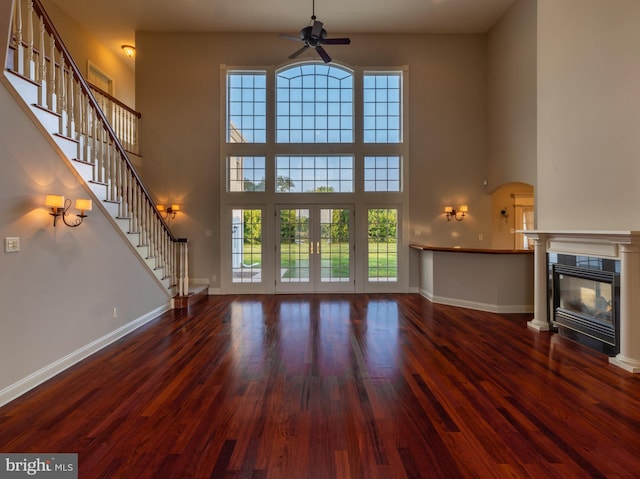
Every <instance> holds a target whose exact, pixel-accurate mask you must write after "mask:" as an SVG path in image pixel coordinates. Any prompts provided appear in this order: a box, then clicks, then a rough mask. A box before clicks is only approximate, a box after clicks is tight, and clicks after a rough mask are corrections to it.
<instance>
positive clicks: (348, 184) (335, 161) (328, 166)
mask: <svg viewBox="0 0 640 479" xmlns="http://www.w3.org/2000/svg"><path fill="white" fill-rule="evenodd" d="M276 191H277V192H280V193H351V192H352V191H353V157H351V156H278V157H276Z"/></svg>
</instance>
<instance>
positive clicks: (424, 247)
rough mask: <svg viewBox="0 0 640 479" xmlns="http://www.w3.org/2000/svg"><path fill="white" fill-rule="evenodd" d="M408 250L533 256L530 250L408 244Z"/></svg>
mask: <svg viewBox="0 0 640 479" xmlns="http://www.w3.org/2000/svg"><path fill="white" fill-rule="evenodd" d="M409 248H413V249H417V250H421V251H450V252H453V253H483V254H533V250H532V249H484V248H452V247H444V246H430V245H423V244H410V245H409Z"/></svg>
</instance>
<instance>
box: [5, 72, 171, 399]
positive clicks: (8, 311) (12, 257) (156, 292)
mask: <svg viewBox="0 0 640 479" xmlns="http://www.w3.org/2000/svg"><path fill="white" fill-rule="evenodd" d="M0 112H2V114H1V115H0V158H2V174H1V175H0V205H1V206H0V238H2V241H3V243H2V244H3V246H4V238H6V237H19V238H20V251H19V252H17V253H5V252H4V247H3V248H2V250H1V251H0V304H2V314H0V331H1V333H0V404H2V402H3V401H4V400H6V399H7V395H8V396H9V397H10V396H11V394H12V392H11V391H13V388H9V387H10V386H11V385H14V384H15V383H17V382H18V381H22V380H26V382H23V383H21V386H20V387H23V386H25V384H26V385H31V386H33V385H34V384H31V383H30V381H32V380H34V381H35V379H34V378H30V375H32V374H33V373H36V372H37V371H40V370H41V369H42V368H45V367H49V366H51V365H52V364H53V363H56V367H59V366H60V364H66V365H67V366H68V365H69V364H67V362H66V359H64V358H66V357H67V355H71V354H73V353H77V352H78V351H79V350H89V351H90V350H91V347H89V348H88V349H87V346H89V345H91V343H93V342H94V341H96V340H99V339H100V338H103V337H105V336H108V335H109V334H112V333H113V332H114V331H116V330H118V329H119V328H123V327H127V325H129V324H131V323H133V322H134V321H136V320H138V319H139V318H142V317H144V316H145V315H147V314H148V313H150V312H152V311H156V314H158V313H157V310H158V309H161V308H166V307H167V306H168V305H169V298H168V295H167V292H166V291H164V290H163V289H162V288H161V287H160V286H159V285H158V283H157V282H156V280H155V279H154V278H153V277H152V276H151V273H150V272H149V271H148V269H147V268H146V267H145V266H144V265H143V264H142V263H141V261H140V260H139V258H138V256H137V254H136V253H135V252H134V251H132V250H131V246H130V245H129V241H128V240H126V239H125V238H123V237H122V236H121V235H120V234H119V233H118V232H117V231H116V229H114V227H113V225H112V223H111V222H110V221H109V220H108V219H107V217H106V216H105V215H104V214H103V213H102V211H101V209H100V207H99V206H98V205H97V204H94V207H93V211H91V213H90V214H89V216H88V217H87V218H86V219H85V220H84V223H83V224H82V225H81V226H79V227H78V228H69V227H66V226H64V225H58V226H57V227H56V228H55V229H54V228H53V221H52V217H51V216H50V215H49V214H48V210H47V208H45V207H44V205H43V203H44V197H45V195H46V194H47V193H53V194H61V195H64V196H65V197H68V198H73V199H75V198H78V197H84V198H86V197H89V193H88V192H87V191H86V190H85V189H84V187H83V186H82V185H81V184H80V183H79V180H78V179H77V177H76V176H75V175H74V173H72V170H71V169H70V167H69V166H68V165H67V164H66V163H65V162H64V161H63V160H62V159H61V157H60V156H59V155H58V153H57V151H56V150H55V149H54V148H53V147H52V146H51V144H50V143H49V142H48V141H47V140H46V138H45V136H44V135H43V134H42V133H41V131H40V130H38V129H37V128H36V126H35V124H34V123H33V120H32V119H31V118H29V117H27V115H26V114H25V112H24V111H23V109H21V108H20V106H19V104H18V103H17V102H16V100H15V99H14V98H13V97H12V96H11V95H10V94H9V91H8V90H7V88H6V87H5V85H4V83H0ZM113 308H117V313H118V317H117V318H115V319H114V318H113ZM151 317H153V316H151ZM67 359H68V358H67ZM60 361H62V363H60ZM56 367H53V366H52V370H53V371H54V372H57V371H56ZM36 376H37V377H38V378H40V376H39V375H36ZM40 379H41V378H40ZM7 389H10V391H7ZM18 389H20V388H18ZM22 392H24V391H22Z"/></svg>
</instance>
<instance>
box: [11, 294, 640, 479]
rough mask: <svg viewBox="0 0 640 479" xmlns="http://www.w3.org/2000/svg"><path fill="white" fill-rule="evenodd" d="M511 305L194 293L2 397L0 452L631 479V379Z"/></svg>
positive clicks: (149, 466) (639, 417)
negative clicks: (505, 311) (507, 311)
mask: <svg viewBox="0 0 640 479" xmlns="http://www.w3.org/2000/svg"><path fill="white" fill-rule="evenodd" d="M527 319H530V315H498V314H491V313H483V312H478V311H471V310H466V309H460V308H454V307H449V306H441V305H433V304H432V303H430V302H429V301H427V300H425V299H423V298H422V297H420V296H418V295H318V296H303V295H300V296H210V297H208V298H207V299H205V300H203V301H200V302H199V303H198V304H197V305H195V306H192V307H191V308H190V309H189V310H186V309H185V310H174V311H170V312H168V313H166V314H164V315H162V316H161V317H159V318H158V319H156V320H154V321H153V322H151V323H149V324H148V325H146V326H145V327H143V328H141V329H140V330H138V331H136V332H134V333H132V334H131V335H129V336H127V337H126V338H123V339H122V340H120V341H119V342H117V343H115V344H113V345H112V346H110V347H108V348H106V349H104V350H103V351H101V352H99V353H97V354H95V355H93V356H92V357H90V358H88V359H87V360H85V361H83V362H82V363H80V364H78V365H76V366H74V367H73V368H71V369H69V370H67V371H65V372H64V373H62V374H60V375H58V376H57V377H55V378H54V379H52V380H50V381H48V382H47V383H46V384H43V385H42V386H40V387H38V388H37V389H35V390H33V391H31V392H29V393H27V394H26V395H24V396H22V397H21V398H19V399H17V400H15V401H13V402H12V403H10V404H8V405H6V406H4V407H2V408H0V452H39V453H43V452H76V453H78V455H79V473H80V477H81V478H83V479H85V478H86V479H97V478H109V479H113V478H126V479H128V478H136V479H140V478H210V477H211V478H227V477H228V478H267V477H274V478H292V479H298V478H322V479H324V478H332V477H335V478H354V479H355V478H367V479H368V478H384V479H387V478H405V477H410V478H419V477H423V478H428V477H435V478H494V477H509V478H535V479H540V478H585V477H609V478H631V477H634V478H637V477H640V378H639V377H638V376H634V375H631V374H629V373H627V372H625V371H623V370H621V369H619V368H616V367H614V366H610V365H609V364H608V361H607V357H606V356H604V355H601V354H599V353H596V352H593V351H591V350H589V349H586V348H585V347H583V346H580V345H578V344H576V343H573V342H571V341H570V340H567V339H565V338H561V337H560V336H558V335H556V334H550V333H537V332H534V331H532V330H530V329H528V328H527V327H526V321H527ZM25 353H28V352H25Z"/></svg>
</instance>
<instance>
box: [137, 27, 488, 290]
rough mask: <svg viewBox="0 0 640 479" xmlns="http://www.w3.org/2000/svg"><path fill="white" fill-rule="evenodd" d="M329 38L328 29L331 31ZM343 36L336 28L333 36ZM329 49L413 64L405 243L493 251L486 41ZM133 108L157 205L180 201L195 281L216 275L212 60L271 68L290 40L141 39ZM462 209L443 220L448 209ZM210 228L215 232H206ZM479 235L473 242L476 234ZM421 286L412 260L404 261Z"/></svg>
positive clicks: (147, 35)
mask: <svg viewBox="0 0 640 479" xmlns="http://www.w3.org/2000/svg"><path fill="white" fill-rule="evenodd" d="M332 35H333V33H332ZM335 35H336V36H339V35H340V34H339V33H335ZM351 40H352V43H351V45H349V46H332V47H330V48H329V47H327V49H328V50H329V51H330V53H331V54H332V55H333V57H334V58H335V59H336V60H338V61H340V62H342V63H344V64H347V65H358V66H367V65H372V66H381V65H382V66H402V65H408V67H409V91H408V95H409V102H410V111H409V119H410V125H409V128H410V131H409V139H410V140H409V141H410V147H409V150H410V159H409V163H408V167H409V169H410V184H409V188H410V205H408V210H407V209H405V216H407V213H408V216H407V218H408V221H409V227H408V229H407V230H408V231H409V233H410V238H409V241H415V242H421V243H429V244H438V245H446V246H449V245H450V246H454V245H459V244H461V245H464V246H468V247H474V246H477V247H483V246H485V247H486V246H488V245H489V244H490V238H489V237H490V234H491V221H490V220H489V219H488V214H489V212H490V209H491V208H490V205H491V201H490V198H489V197H488V196H487V194H486V192H485V190H484V188H483V183H482V182H483V179H484V178H485V175H486V155H485V152H486V99H485V98H486V78H487V75H486V41H485V40H486V38H485V36H483V35H467V36H462V35H459V36H449V35H351ZM136 44H137V49H138V56H137V61H136V82H137V88H136V90H137V92H138V93H137V105H138V107H139V109H140V111H141V112H142V113H143V115H144V121H143V123H142V129H141V144H142V147H143V158H144V160H143V161H144V171H145V173H144V179H145V182H146V183H147V185H148V186H149V188H150V190H151V192H152V194H154V195H155V196H156V197H157V198H158V199H161V200H164V199H166V200H168V201H180V202H181V204H183V205H184V215H180V217H179V218H178V219H176V220H175V221H174V222H172V229H173V230H174V232H175V233H176V234H177V235H178V236H185V237H188V238H189V241H190V253H191V272H192V277H193V278H196V279H203V280H209V281H210V282H211V284H212V285H213V286H214V287H215V286H216V281H213V276H216V278H217V279H218V280H219V278H220V274H221V273H220V270H219V264H220V241H219V239H218V238H219V235H220V234H224V232H225V231H224V230H223V231H222V233H221V232H220V226H219V212H218V204H219V179H218V176H219V161H220V159H219V139H220V108H221V105H220V65H221V64H228V65H243V66H244V65H279V64H281V63H282V62H283V61H285V60H286V59H287V56H288V55H289V54H290V53H291V52H293V51H294V50H295V49H296V48H297V46H298V45H296V44H295V43H293V42H291V41H288V40H284V39H281V38H279V37H278V35H276V34H222V33H202V34H171V33H165V34H161V33H151V32H138V33H137V35H136ZM449 203H453V204H456V205H457V204H460V203H467V204H469V208H470V214H469V216H468V218H467V219H465V221H462V222H453V223H448V222H447V221H446V220H445V219H444V216H443V214H442V209H443V207H444V206H445V204H449ZM208 232H211V236H208V235H207V234H208ZM480 233H482V234H483V235H484V240H483V241H480V240H479V239H478V237H479V234H480ZM412 268H413V269H412V273H411V274H412V276H411V278H412V284H413V285H414V286H417V281H418V278H417V265H416V264H415V263H414V264H412Z"/></svg>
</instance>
